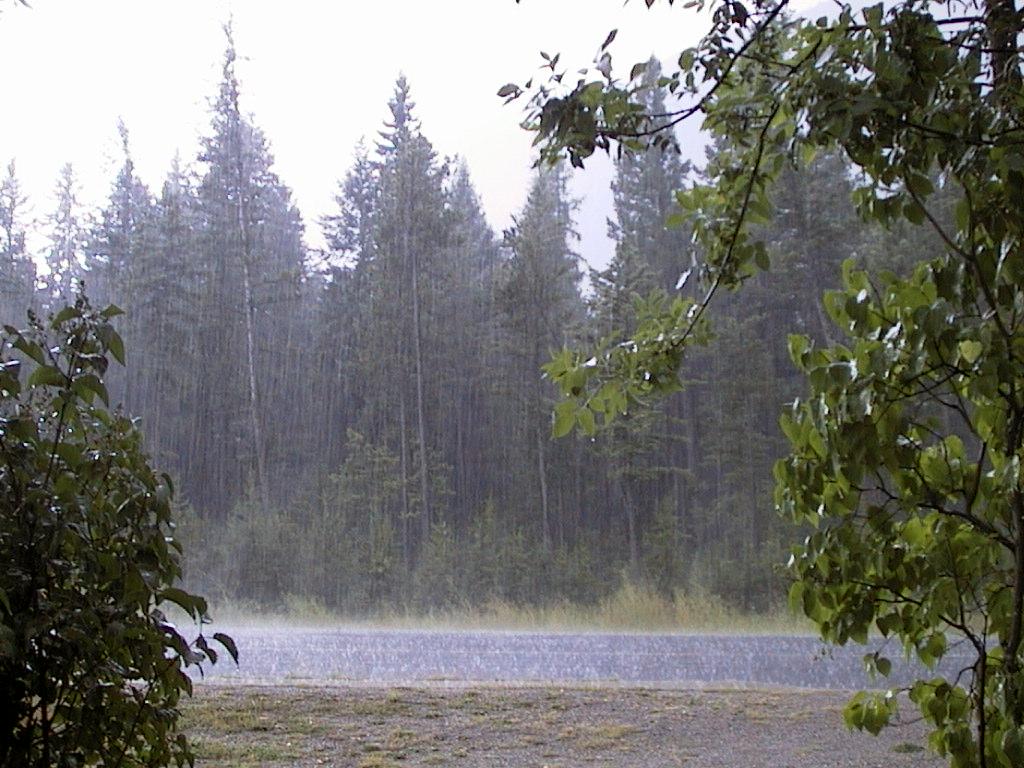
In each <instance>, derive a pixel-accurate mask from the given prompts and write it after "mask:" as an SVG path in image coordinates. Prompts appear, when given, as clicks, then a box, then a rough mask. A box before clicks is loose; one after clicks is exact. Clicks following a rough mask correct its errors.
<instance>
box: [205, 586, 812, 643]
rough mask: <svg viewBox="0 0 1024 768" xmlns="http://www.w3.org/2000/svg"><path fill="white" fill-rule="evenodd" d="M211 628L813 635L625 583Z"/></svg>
mask: <svg viewBox="0 0 1024 768" xmlns="http://www.w3.org/2000/svg"><path fill="white" fill-rule="evenodd" d="M211 613H212V615H213V617H214V619H216V621H217V622H218V623H221V624H229V625H236V626H237V625H239V624H250V623H252V624H261V625H266V624H273V623H301V624H305V625H324V626H329V625H346V626H365V627H381V628H390V629H409V628H415V629H441V628H451V629H512V630H520V631H523V630H551V631H559V630H572V631H580V630H583V631H586V630H593V631H598V630H601V631H629V632H680V631H684V632H714V633H735V634H752V633H756V634H780V635H792V634H816V633H815V632H814V629H813V627H812V625H811V624H810V622H809V621H807V620H806V619H803V618H800V617H796V616H793V615H792V614H790V613H789V612H788V611H786V610H785V609H778V610H776V611H773V612H771V613H768V614H762V613H746V612H743V611H739V610H737V609H736V608H733V607H731V606H729V605H728V604H726V603H725V602H723V601H722V600H720V599H718V598H716V597H714V596H711V595H688V594H685V593H683V592H677V593H676V595H675V597H674V599H672V600H668V599H666V598H664V597H662V596H661V595H659V594H658V593H656V592H654V591H653V590H649V589H645V588H643V587H637V586H634V585H631V584H626V585H625V586H623V587H622V588H620V589H619V590H618V591H617V592H616V593H615V594H613V595H611V596H610V597H608V598H607V599H605V600H604V601H602V602H600V603H598V604H596V605H577V604H574V603H554V604H550V605H545V606H534V607H531V606H518V605H512V604H509V603H501V602H496V603H490V604H488V605H486V606H483V607H480V608H452V609H448V610H441V611H405V612H401V611H390V612H383V613H377V614H374V615H371V616H346V615H341V614H337V613H333V612H331V611H329V610H327V609H326V608H324V607H323V605H321V604H319V603H317V602H316V601H312V600H308V599H304V598H301V597H290V598H288V599H286V600H285V603H284V605H283V606H282V607H281V608H279V609H276V610H267V609H265V608H262V607H260V606H255V605H247V604H238V603H215V604H214V605H213V607H212V610H211Z"/></svg>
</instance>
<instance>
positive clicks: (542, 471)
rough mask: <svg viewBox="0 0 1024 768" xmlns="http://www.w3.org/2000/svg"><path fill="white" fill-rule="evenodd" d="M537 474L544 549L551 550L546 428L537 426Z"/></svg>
mask: <svg viewBox="0 0 1024 768" xmlns="http://www.w3.org/2000/svg"><path fill="white" fill-rule="evenodd" d="M536 432H537V474H538V476H539V479H540V516H541V536H542V537H543V541H544V551H545V552H550V551H551V516H550V514H549V510H548V469H547V462H546V461H545V458H544V428H543V427H541V426H538V427H537V430H536Z"/></svg>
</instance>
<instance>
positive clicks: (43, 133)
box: [0, 0, 703, 266]
mask: <svg viewBox="0 0 1024 768" xmlns="http://www.w3.org/2000/svg"><path fill="white" fill-rule="evenodd" d="M3 7H4V8H6V10H5V11H4V12H3V14H2V15H0V72H3V73H4V74H3V82H4V89H3V90H4V94H3V95H4V117H3V119H2V120H0V162H2V163H3V164H4V165H6V163H7V161H8V160H9V159H11V158H14V159H15V160H16V162H17V169H18V175H19V178H20V179H21V181H22V183H23V186H24V189H25V191H26V192H27V193H28V195H29V196H30V198H31V214H32V215H33V216H34V217H36V218H42V217H43V216H45V215H46V214H47V213H48V212H49V211H50V209H51V208H52V200H53V197H52V191H53V187H54V185H55V181H56V178H57V173H58V171H59V169H60V167H61V166H62V165H63V164H64V163H65V162H71V163H72V164H73V165H74V167H75V170H76V173H77V175H78V179H79V183H80V189H81V199H82V201H83V202H84V203H85V204H87V205H88V206H90V207H91V206H95V205H97V204H100V203H101V202H102V201H103V200H104V199H105V197H106V195H107V194H108V192H109V189H110V185H111V183H112V179H113V176H114V173H115V171H116V167H117V165H118V164H119V157H118V155H119V145H118V139H117V130H116V124H117V120H118V118H119V117H122V118H123V119H124V121H125V123H126V124H127V126H128V129H129V131H130V134H131V142H132V149H133V153H134V155H135V160H136V165H137V168H138V171H139V173H140V175H141V177H142V178H143V180H144V181H145V182H146V183H147V184H148V185H149V186H150V187H151V189H153V190H158V189H159V187H160V184H161V182H162V179H163V177H164V175H165V174H166V172H167V170H168V168H169V166H170V162H171V158H172V157H173V155H174V154H175V152H180V154H181V157H182V160H183V161H185V162H186V163H190V162H191V161H192V160H193V159H194V157H195V155H196V151H197V147H198V138H199V137H200V136H201V135H203V134H204V133H205V132H206V131H207V130H208V124H209V105H210V101H211V99H212V97H213V96H214V94H215V92H216V87H217V83H218V81H219V78H220V73H221V64H222V60H223V51H224V47H225V40H224V34H223V31H222V25H223V23H224V22H225V21H226V20H227V19H229V18H233V23H234V30H235V41H236V45H237V48H238V52H239V55H240V57H241V58H242V60H241V62H240V64H239V75H240V78H241V81H242V88H243V109H244V110H245V111H247V112H249V113H250V114H251V115H252V116H253V117H254V119H255V122H256V124H257V125H258V126H260V127H261V128H262V129H263V130H264V132H265V133H266V136H267V138H268V139H269V141H270V145H271V149H272V151H273V153H274V156H275V158H276V166H275V168H276V171H277V172H278V174H279V176H280V177H281V179H282V180H283V181H284V182H285V183H286V184H287V185H288V186H290V187H291V188H292V189H293V191H294V193H295V197H296V200H297V202H298V205H299V207H300V209H301V211H302V213H303V216H304V219H305V222H306V228H307V241H308V242H309V243H310V244H311V245H313V246H319V245H320V244H321V243H322V239H321V237H320V234H319V228H318V226H317V220H318V218H319V217H320V216H321V215H323V214H324V213H327V212H329V211H330V210H331V208H332V196H333V194H334V192H335V189H336V185H337V181H338V179H339V178H341V177H342V176H343V175H344V173H345V171H346V169H347V168H348V166H349V164H350V162H351V158H352V150H353V147H354V146H355V144H356V142H357V141H358V140H359V138H360V137H362V136H366V137H368V139H370V140H372V139H373V138H375V137H376V131H377V130H378V129H379V128H380V127H381V125H382V122H383V121H384V119H385V118H386V116H387V108H386V104H387V100H388V98H389V97H390V95H391V93H392V90H393V87H394V81H395V78H396V77H397V76H398V74H399V72H404V73H405V74H406V75H407V77H408V78H409V81H410V83H411V86H412V93H413V98H414V100H415V101H416V104H417V107H418V114H419V117H420V119H421V121H422V125H423V131H424V133H425V134H426V136H427V137H428V138H429V139H430V140H431V141H432V142H433V144H434V146H435V147H436V148H437V150H438V152H439V153H441V154H443V155H454V154H461V155H463V156H464V157H465V158H466V159H467V161H468V163H469V167H470V171H471V173H472V177H473V181H474V183H475V185H476V188H477V191H478V192H479V194H480V196H481V198H482V201H483V204H484V207H485V209H486V212H487V215H488V218H489V219H490V222H491V224H492V225H493V226H494V227H495V229H496V230H497V231H499V232H500V230H501V229H502V228H504V227H506V226H508V224H509V222H510V216H511V215H512V214H513V213H514V212H515V211H516V210H517V209H519V208H520V207H521V206H522V204H523V201H524V199H525V194H526V190H527V186H528V183H529V173H530V165H531V163H532V161H533V159H534V153H533V151H532V149H531V147H530V141H531V137H530V135H529V134H526V133H525V132H524V131H522V130H521V129H520V128H519V126H518V123H519V121H520V119H521V116H522V113H521V107H520V106H519V105H518V104H513V105H510V106H502V103H501V100H500V99H498V98H497V97H496V96H495V92H496V91H497V89H498V88H499V87H500V86H501V85H502V84H504V83H506V82H508V81H517V82H520V83H521V82H523V81H524V80H525V79H526V78H528V77H530V76H531V74H533V73H535V72H536V71H537V69H538V66H539V64H540V63H541V59H540V55H539V52H540V51H542V50H544V51H547V52H549V53H555V52H561V53H562V57H563V61H564V62H566V63H567V64H570V65H572V66H573V67H575V66H576V65H579V66H583V65H586V64H588V63H590V62H591V61H592V59H593V57H594V54H595V52H596V50H597V48H598V46H599V45H600V44H601V42H602V41H603V40H604V38H605V35H606V34H607V33H608V31H609V30H610V29H612V28H618V29H619V34H618V37H617V39H616V41H615V43H614V45H613V47H612V52H613V55H614V57H615V61H616V69H617V70H619V71H628V67H629V66H630V65H632V64H633V63H634V62H635V61H639V60H642V59H645V58H647V57H648V56H649V55H651V54H654V55H657V56H659V57H660V58H662V59H663V60H665V61H669V62H671V61H673V60H674V58H675V57H676V56H677V55H678V52H679V51H680V50H681V49H682V48H684V47H686V46H688V45H691V44H692V43H694V42H695V41H696V40H697V39H698V38H699V36H700V34H701V32H702V28H703V23H702V22H701V20H700V19H699V18H698V17H697V16H696V15H694V14H692V13H691V12H688V11H683V10H681V9H679V8H676V9H669V8H668V6H667V4H665V3H659V4H656V5H655V7H654V8H653V9H651V10H647V9H646V8H645V5H644V3H643V2H642V1H641V0H633V1H632V2H629V3H628V4H626V5H625V6H624V5H623V2H622V0H522V2H521V3H520V4H518V5H517V4H516V3H515V2H514V0H433V1H432V2H425V1H424V0H389V1H388V2H374V0H358V1H357V0H347V1H346V2H323V0H319V1H318V0H290V2H280V0H274V1H271V0H266V1H263V0H233V1H232V0H173V2H166V0H160V1H159V2H158V1H156V0H32V6H31V8H27V9H26V8H22V7H17V6H15V7H11V4H10V3H4V6H3ZM690 150H691V152H693V154H695V155H697V156H699V155H701V154H702V150H701V149H700V148H699V147H698V146H693V147H691V148H690ZM593 166H594V167H593V168H592V169H590V170H588V171H587V172H586V173H585V174H582V175H578V176H577V177H576V178H575V179H574V181H573V188H574V190H575V193H576V195H578V196H584V195H585V201H584V204H583V207H582V210H581V212H580V215H579V217H578V219H579V220H578V223H579V228H580V230H581V232H582V234H583V242H582V244H581V247H580V250H581V252H582V255H583V256H584V257H585V258H586V259H587V261H588V262H590V263H591V264H594V265H597V266H600V265H603V264H604V263H605V262H606V261H607V259H608V256H609V254H610V250H611V249H610V244H609V243H608V242H607V240H606V239H605V237H604V229H605V226H604V221H605V218H606V216H608V215H609V214H610V210H611V201H610V192H609V190H608V181H609V179H610V166H609V164H608V162H607V161H604V162H595V163H593Z"/></svg>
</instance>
